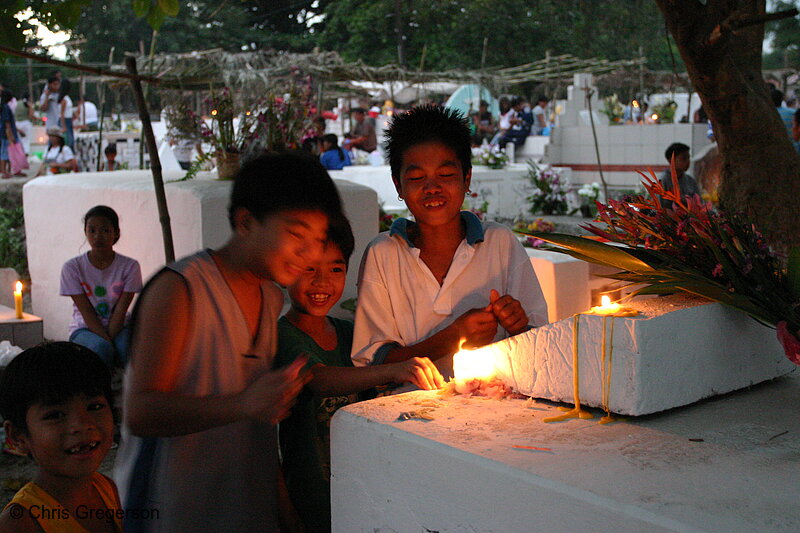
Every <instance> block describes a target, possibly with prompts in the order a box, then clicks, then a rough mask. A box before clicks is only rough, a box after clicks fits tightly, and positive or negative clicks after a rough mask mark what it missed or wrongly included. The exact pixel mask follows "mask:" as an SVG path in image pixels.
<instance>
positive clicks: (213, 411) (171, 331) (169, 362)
mask: <svg viewBox="0 0 800 533" xmlns="http://www.w3.org/2000/svg"><path fill="white" fill-rule="evenodd" d="M140 305H141V306H142V307H141V309H139V311H138V316H139V317H142V318H141V323H140V324H139V325H138V326H137V328H136V332H135V335H134V339H133V352H132V353H133V355H132V360H131V369H130V371H131V380H130V386H129V387H128V389H127V391H126V402H125V404H126V407H125V415H126V417H127V422H128V425H129V426H130V428H131V431H132V432H133V434H134V435H139V436H153V437H173V436H178V435H187V434H190V433H196V432H198V431H204V430H206V429H210V428H214V427H218V426H223V425H226V424H230V423H232V422H236V421H239V420H245V419H251V420H259V421H262V422H271V423H277V422H278V421H280V420H281V419H283V418H285V417H286V415H287V414H288V412H289V409H290V408H291V405H292V404H293V402H294V398H295V397H296V396H297V394H298V393H299V392H300V390H301V389H302V388H303V385H304V384H305V381H306V379H307V378H306V377H301V376H300V371H301V369H302V367H303V365H304V364H305V360H303V359H298V360H297V361H295V362H294V363H292V364H291V365H289V366H288V367H286V368H285V369H282V370H279V371H274V372H267V373H265V374H264V375H263V376H261V377H260V378H259V379H257V380H256V381H255V382H253V383H252V384H251V385H250V386H249V387H248V388H247V389H245V390H243V391H241V392H239V393H236V394H228V395H218V396H187V395H184V394H179V393H175V392H172V391H173V390H174V387H175V383H176V379H177V376H178V370H179V368H180V362H181V358H182V357H183V356H184V352H183V351H184V348H185V345H186V341H187V337H188V332H189V327H190V323H191V315H190V309H191V302H190V300H189V291H188V289H187V288H186V285H185V284H184V281H183V279H182V278H181V277H180V276H179V275H178V274H175V273H173V272H165V273H163V274H161V275H159V277H158V278H157V279H156V280H154V281H153V284H152V287H150V289H149V290H148V291H147V292H146V294H144V295H143V296H142V302H141V303H140ZM165 333H166V334H165Z"/></svg>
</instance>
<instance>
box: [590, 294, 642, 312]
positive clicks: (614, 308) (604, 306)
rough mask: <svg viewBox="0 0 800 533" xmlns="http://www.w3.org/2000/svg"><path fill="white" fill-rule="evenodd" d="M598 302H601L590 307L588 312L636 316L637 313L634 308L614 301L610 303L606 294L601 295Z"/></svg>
mask: <svg viewBox="0 0 800 533" xmlns="http://www.w3.org/2000/svg"><path fill="white" fill-rule="evenodd" d="M600 302H601V304H600V305H599V306H596V307H592V308H591V310H589V313H588V314H590V315H603V316H636V315H638V314H639V313H638V311H636V310H635V309H628V308H625V307H622V306H621V305H619V304H618V303H616V302H614V303H611V298H609V297H608V296H606V295H603V297H602V298H601V299H600Z"/></svg>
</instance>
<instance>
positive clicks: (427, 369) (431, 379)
mask: <svg viewBox="0 0 800 533" xmlns="http://www.w3.org/2000/svg"><path fill="white" fill-rule="evenodd" d="M393 366H394V367H395V369H396V371H395V372H394V378H393V379H394V381H395V382H396V383H406V382H409V381H410V382H411V383H413V384H414V385H415V386H416V387H419V388H420V389H423V390H433V389H441V388H442V387H443V386H444V378H443V377H442V375H441V374H440V373H439V369H438V368H436V365H434V364H433V362H431V360H430V359H428V358H427V357H412V358H411V359H407V360H406V361H403V362H401V363H394V365H393Z"/></svg>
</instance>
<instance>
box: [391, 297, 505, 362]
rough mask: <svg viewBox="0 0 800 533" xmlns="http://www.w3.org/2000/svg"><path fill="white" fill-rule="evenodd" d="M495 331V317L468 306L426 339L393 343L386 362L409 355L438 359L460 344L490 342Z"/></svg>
mask: <svg viewBox="0 0 800 533" xmlns="http://www.w3.org/2000/svg"><path fill="white" fill-rule="evenodd" d="M496 334H497V318H496V317H495V316H494V314H493V313H492V312H491V310H490V306H487V307H485V308H476V309H470V310H469V311H467V312H466V313H464V314H463V315H461V316H460V317H458V318H457V319H456V320H455V321H453V323H452V324H450V325H449V326H447V327H446V328H444V329H443V330H441V331H439V332H438V333H435V334H434V335H431V336H430V337H428V338H427V339H425V340H423V341H420V342H418V343H416V344H410V345H408V346H396V347H394V348H392V349H391V350H389V353H388V354H387V355H386V360H385V362H386V363H396V362H399V361H405V360H406V359H410V358H412V357H430V358H431V359H439V358H440V357H445V356H448V355H453V354H454V353H456V352H457V351H458V350H459V348H460V347H461V341H462V340H463V341H464V346H466V347H467V348H478V347H480V346H484V345H486V344H489V343H490V342H492V340H493V339H494V336H495V335H496Z"/></svg>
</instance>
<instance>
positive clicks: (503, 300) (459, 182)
mask: <svg viewBox="0 0 800 533" xmlns="http://www.w3.org/2000/svg"><path fill="white" fill-rule="evenodd" d="M386 137H387V142H386V151H387V153H388V155H389V164H390V166H391V171H392V180H393V181H394V184H395V188H396V189H397V192H398V194H399V195H400V197H401V198H402V199H404V200H405V202H406V204H407V205H408V209H409V210H410V211H411V214H412V215H413V216H414V221H413V222H412V221H410V220H407V219H405V218H399V219H397V220H396V221H395V222H394V224H393V225H392V227H391V229H390V230H389V232H387V233H382V234H380V235H379V236H378V237H377V238H376V239H375V240H373V241H372V243H371V244H370V246H369V248H368V249H367V251H366V252H365V254H364V258H363V261H362V265H361V271H360V273H359V292H358V308H357V310H356V321H355V330H354V337H353V352H352V358H353V361H354V363H355V364H356V365H357V366H365V365H369V364H378V363H385V362H396V361H402V360H405V359H409V358H412V357H417V356H427V357H430V358H431V359H440V358H445V357H449V356H452V355H453V354H454V353H455V352H456V351H458V349H459V346H460V343H461V342H462V341H464V342H465V346H467V347H478V346H482V345H485V344H489V343H491V342H494V341H496V340H500V339H502V338H504V337H506V336H511V335H517V334H519V333H522V332H523V331H526V330H527V329H528V328H530V327H535V326H540V325H542V324H544V323H546V317H547V304H546V303H545V300H544V297H543V295H542V291H541V289H540V287H539V282H538V280H537V279H536V274H535V273H534V272H533V267H532V266H531V263H530V259H529V258H528V255H527V254H526V253H525V250H524V249H523V248H522V245H521V244H520V243H519V241H518V240H517V238H516V237H515V236H514V234H513V233H512V232H511V231H510V230H509V229H508V228H506V227H505V226H502V225H501V224H497V223H495V222H481V221H480V220H479V219H478V218H477V217H476V216H475V215H473V214H472V213H470V212H467V211H463V212H462V211H461V205H462V204H463V201H464V196H465V195H466V194H467V193H469V184H470V180H471V178H472V165H471V162H470V157H471V152H470V134H469V127H468V124H467V121H466V120H465V119H464V118H463V116H462V115H461V114H460V113H459V112H457V111H455V110H451V109H447V108H439V107H434V106H421V107H417V108H414V109H412V110H411V111H409V112H408V113H406V114H404V115H399V116H396V117H395V119H394V120H393V122H392V124H391V126H390V127H389V129H388V131H387V132H386ZM498 326H500V327H501V328H502V329H501V328H498ZM447 367H448V364H447V360H445V361H444V365H443V368H447Z"/></svg>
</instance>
